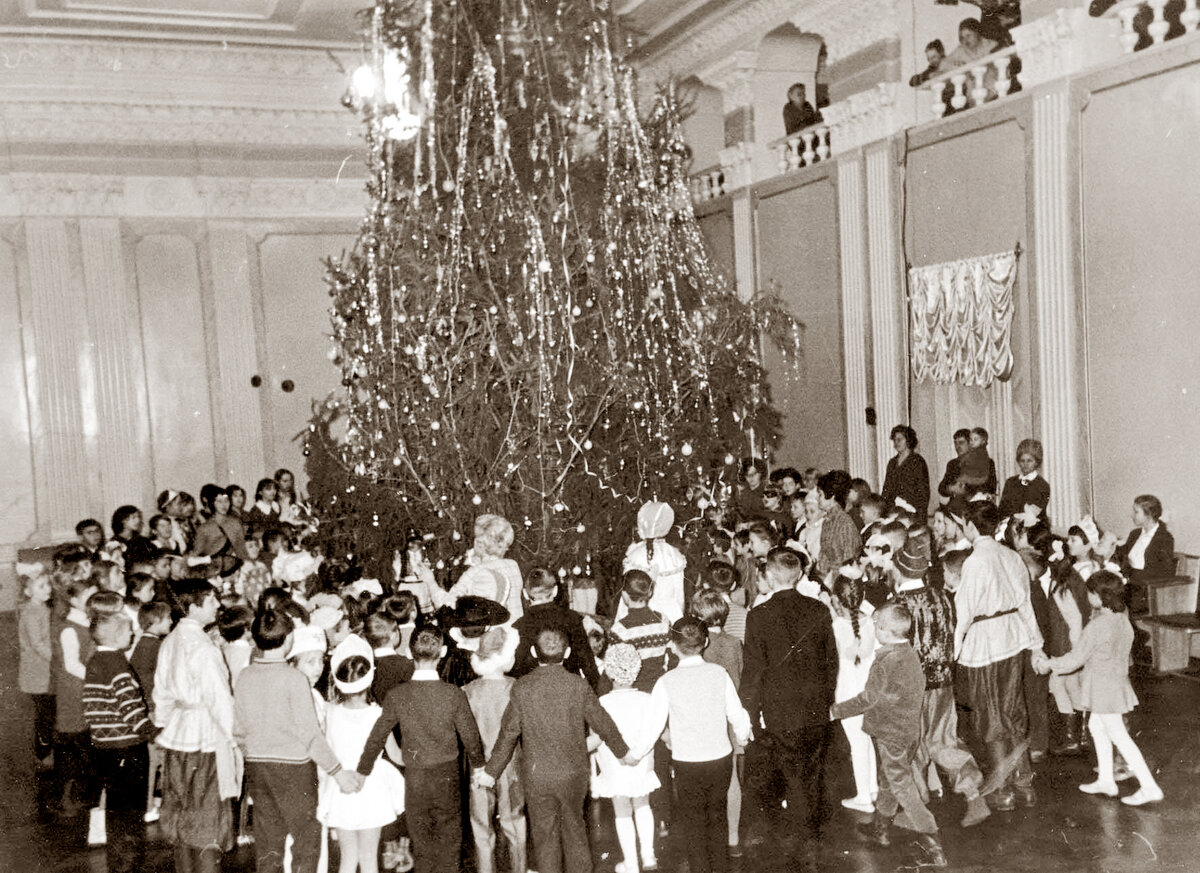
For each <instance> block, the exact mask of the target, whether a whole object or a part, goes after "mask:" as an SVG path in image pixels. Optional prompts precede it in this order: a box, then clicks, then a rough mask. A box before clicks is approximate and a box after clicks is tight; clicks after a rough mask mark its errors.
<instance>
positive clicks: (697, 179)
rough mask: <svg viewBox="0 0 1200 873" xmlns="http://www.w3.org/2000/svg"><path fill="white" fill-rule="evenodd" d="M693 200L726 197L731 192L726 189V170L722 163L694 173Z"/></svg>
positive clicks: (703, 201) (694, 201)
mask: <svg viewBox="0 0 1200 873" xmlns="http://www.w3.org/2000/svg"><path fill="white" fill-rule="evenodd" d="M691 188H692V202H693V203H705V202H707V201H709V200H716V199H717V198H718V197H724V196H725V195H726V194H728V193H729V192H728V191H727V190H726V189H725V171H724V170H723V169H722V168H721V166H720V164H718V165H717V166H715V167H709V168H708V169H706V170H701V171H700V172H699V173H693V174H692V177H691Z"/></svg>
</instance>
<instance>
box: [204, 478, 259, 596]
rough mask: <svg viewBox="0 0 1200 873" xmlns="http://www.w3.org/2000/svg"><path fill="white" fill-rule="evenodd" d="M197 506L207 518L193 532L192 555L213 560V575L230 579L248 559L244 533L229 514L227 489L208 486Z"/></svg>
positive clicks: (230, 502) (240, 525)
mask: <svg viewBox="0 0 1200 873" xmlns="http://www.w3.org/2000/svg"><path fill="white" fill-rule="evenodd" d="M200 503H201V505H202V506H203V507H204V512H205V514H206V515H207V516H208V518H207V519H206V520H205V522H204V523H203V524H201V525H200V527H198V528H197V529H196V542H195V544H194V545H193V546H192V553H193V554H195V555H197V556H199V557H205V558H212V563H211V564H210V565H209V566H210V567H211V568H212V575H214V576H229V575H231V574H232V573H234V572H235V571H236V570H237V569H238V567H240V566H241V565H242V561H245V560H247V559H248V558H249V555H247V554H246V530H245V528H244V527H242V523H241V522H240V521H238V520H237V519H236V518H234V517H233V516H232V515H230V514H229V508H230V506H231V505H232V501H231V499H230V495H229V490H228V489H226V488H222V487H221V486H220V485H214V484H212V483H211V482H210V483H209V484H207V485H205V486H204V487H203V488H201V489H200Z"/></svg>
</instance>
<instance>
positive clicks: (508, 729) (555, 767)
mask: <svg viewBox="0 0 1200 873" xmlns="http://www.w3.org/2000/svg"><path fill="white" fill-rule="evenodd" d="M534 652H535V654H536V656H537V661H538V667H537V669H535V670H534V671H533V672H532V673H529V674H528V675H526V676H522V677H521V678H520V679H518V680H517V681H516V684H514V685H513V689H512V699H511V700H510V701H509V704H508V708H507V709H506V710H505V711H504V718H503V720H502V721H501V723H500V734H499V736H498V737H497V738H496V745H495V746H494V747H493V748H492V756H491V758H490V759H489V760H488V763H487V767H486V768H485V769H484V770H483V771H481V772H477V773H476V774H475V777H474V779H473V780H472V781H473V784H475V785H476V786H478V787H482V788H490V787H491V786H492V785H494V784H495V782H496V779H497V778H498V777H499V776H500V774H501V773H503V772H504V768H505V767H506V766H508V762H509V759H510V758H512V755H513V751H514V750H515V749H516V746H517V741H518V740H520V741H521V755H522V758H521V781H522V783H523V787H524V789H525V808H526V809H527V810H528V812H529V825H530V829H531V837H532V841H533V849H534V856H535V859H534V860H535V865H536V867H537V869H538V871H539V873H562V871H565V873H591V871H592V851H591V847H590V844H589V843H588V833H587V825H586V824H585V822H584V817H583V803H584V799H585V798H586V797H587V793H588V777H589V773H590V768H589V763H588V750H587V731H588V728H591V729H592V730H594V731H595V732H596V733H597V734H599V735H600V739H601V740H603V741H604V742H605V743H607V744H608V747H609V748H610V749H612V751H613V754H615V755H617V756H619V757H620V758H622V759H623V760H625V763H629V764H632V763H633V760H632V759H629V747H628V746H627V745H626V743H625V741H624V740H623V739H622V738H621V732H620V731H619V730H618V729H617V726H616V724H614V723H613V720H612V718H611V717H610V716H609V714H608V713H607V712H606V711H605V710H604V707H602V706H601V705H600V701H599V699H598V698H597V697H596V694H595V692H594V691H592V689H591V687H590V686H589V685H588V683H587V681H586V680H584V679H583V678H582V677H580V676H576V675H574V674H573V673H568V672H567V671H566V670H565V669H564V668H563V660H564V659H565V658H566V657H567V655H568V654H569V653H570V646H569V645H568V640H567V635H566V634H565V633H564V632H563V631H561V630H559V629H558V628H554V627H547V628H544V629H542V631H541V632H540V633H538V636H537V641H536V642H535V644H534Z"/></svg>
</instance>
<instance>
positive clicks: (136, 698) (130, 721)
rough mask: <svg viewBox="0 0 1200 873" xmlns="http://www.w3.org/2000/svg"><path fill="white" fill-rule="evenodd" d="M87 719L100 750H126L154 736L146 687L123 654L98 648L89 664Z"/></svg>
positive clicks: (85, 690)
mask: <svg viewBox="0 0 1200 873" xmlns="http://www.w3.org/2000/svg"><path fill="white" fill-rule="evenodd" d="M83 718H84V721H86V722H87V726H88V730H90V731H91V734H92V743H93V744H94V745H95V746H97V747H98V748H102V749H122V748H127V747H129V746H135V745H137V744H138V743H145V742H148V741H149V740H151V739H152V738H153V737H154V726H153V724H151V722H150V716H149V715H148V713H147V711H146V701H145V699H144V698H143V697H142V686H141V685H139V684H138V681H137V678H136V677H135V676H134V675H133V669H132V668H131V667H130V666H129V661H127V660H126V659H125V655H124V653H123V652H117V651H114V650H112V649H97V650H96V654H94V655H93V656H92V659H91V660H90V661H88V665H87V675H86V677H85V678H84V680H83Z"/></svg>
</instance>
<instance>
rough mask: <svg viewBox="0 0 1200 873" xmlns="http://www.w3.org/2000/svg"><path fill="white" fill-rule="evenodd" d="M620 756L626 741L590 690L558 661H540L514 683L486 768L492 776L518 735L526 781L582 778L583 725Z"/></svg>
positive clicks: (585, 774)
mask: <svg viewBox="0 0 1200 873" xmlns="http://www.w3.org/2000/svg"><path fill="white" fill-rule="evenodd" d="M589 728H591V729H592V730H593V731H595V732H596V733H597V734H599V736H600V739H602V740H603V741H604V742H605V743H607V744H608V747H609V748H610V749H611V750H612V752H613V754H614V755H616V756H617V757H618V758H622V757H624V756H625V755H627V754H628V753H629V746H628V745H626V743H625V741H624V739H622V737H621V732H620V730H618V728H617V725H616V723H615V722H613V720H612V717H611V716H610V715H609V714H608V713H607V712H606V711H605V709H604V707H603V706H601V705H600V699H599V698H598V697H596V692H594V691H592V689H591V688H590V687H589V686H588V684H587V682H585V681H584V680H583V678H582V677H580V676H576V675H575V674H574V673H568V672H567V671H566V670H564V669H563V667H562V665H561V664H543V665H540V666H539V667H538V668H537V669H536V670H534V671H533V672H532V673H529V674H527V675H525V676H522V677H521V678H520V679H518V680H517V681H516V683H514V685H513V688H512V697H511V698H510V699H509V702H508V708H507V709H506V710H504V718H503V720H502V721H501V722H500V734H499V736H497V737H496V745H495V746H494V747H493V748H492V756H491V758H489V759H488V763H487V772H488V773H489V774H490V775H491V776H492V777H493V778H498V777H499V776H500V774H501V773H503V772H504V768H505V767H506V766H508V761H509V759H510V758H511V757H512V755H513V751H514V750H515V749H516V747H517V741H518V740H520V741H521V764H522V773H521V778H522V780H523V781H524V783H525V784H526V785H531V784H539V785H546V784H555V783H561V782H568V781H571V780H573V779H584V780H586V779H587V778H588V773H589V772H590V770H589V759H588V750H587V735H588V729H589Z"/></svg>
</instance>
